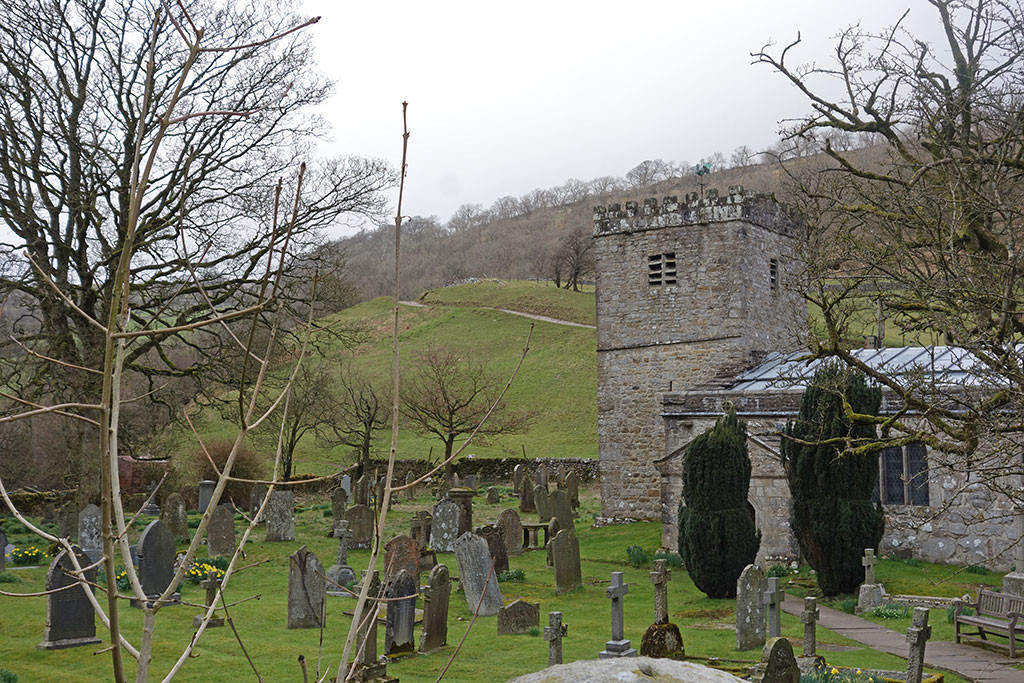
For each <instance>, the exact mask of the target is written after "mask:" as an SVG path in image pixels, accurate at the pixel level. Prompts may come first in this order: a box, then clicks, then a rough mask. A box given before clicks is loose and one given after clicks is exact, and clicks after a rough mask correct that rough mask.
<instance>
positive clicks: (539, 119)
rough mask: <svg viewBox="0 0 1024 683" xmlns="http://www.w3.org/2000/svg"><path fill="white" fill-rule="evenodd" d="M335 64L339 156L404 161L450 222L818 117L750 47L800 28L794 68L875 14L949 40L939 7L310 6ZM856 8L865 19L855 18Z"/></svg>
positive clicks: (408, 205)
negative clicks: (467, 210)
mask: <svg viewBox="0 0 1024 683" xmlns="http://www.w3.org/2000/svg"><path fill="white" fill-rule="evenodd" d="M303 8H304V11H305V12H306V13H308V14H318V15H322V17H323V18H322V20H321V21H320V23H319V24H318V25H316V26H315V27H313V29H312V31H313V36H314V41H315V45H316V48H317V59H318V62H319V65H320V67H321V69H322V70H323V71H324V72H325V73H326V74H327V75H328V76H329V77H330V78H332V79H333V80H334V81H335V83H336V93H335V95H334V96H333V98H332V99H331V100H330V101H329V103H328V104H327V106H326V107H325V108H324V111H323V113H324V114H325V115H326V116H327V118H328V119H329V120H330V122H331V124H332V131H331V134H330V137H331V143H330V145H329V146H328V147H327V150H328V151H329V152H330V153H334V154H337V153H346V154H359V155H365V156H375V157H383V158H386V159H388V160H391V161H392V162H393V163H394V164H395V165H396V166H397V165H398V163H399V160H400V158H401V137H400V136H401V125H402V124H401V102H402V101H403V100H408V102H409V129H410V131H411V138H410V142H409V175H408V180H407V188H406V202H405V210H404V213H406V214H407V215H423V216H428V215H436V216H437V217H438V218H439V219H440V220H442V221H445V220H447V219H448V217H449V216H450V215H451V213H452V212H453V211H454V210H455V209H456V208H457V207H458V206H459V205H461V204H463V203H467V202H474V203H479V204H482V205H484V206H485V207H487V206H490V204H491V203H492V202H493V201H494V200H495V199H497V198H498V197H501V196H504V195H513V196H519V195H522V194H524V193H526V192H529V191H530V190H533V189H535V188H538V187H551V186H554V185H559V184H561V183H563V182H564V181H565V180H566V179H568V178H579V179H580V180H589V179H591V178H594V177H597V176H603V175H613V176H622V175H624V174H625V173H626V171H628V170H629V169H630V168H631V167H633V166H634V165H636V164H637V163H639V162H640V161H642V160H644V159H652V158H662V159H665V160H669V161H684V160H685V161H690V162H696V161H697V160H698V159H699V158H700V157H702V156H709V155H711V154H713V153H714V152H716V151H720V152H722V153H723V154H725V155H726V157H728V156H729V153H730V152H731V151H732V150H733V149H734V148H736V147H737V146H739V145H748V146H750V147H752V148H754V149H755V150H758V149H763V148H765V147H767V146H768V145H770V144H772V143H773V142H774V141H775V140H776V139H777V133H778V129H779V121H780V119H783V118H786V117H790V116H796V115H799V114H801V113H802V112H805V111H806V110H807V105H806V103H805V102H804V101H803V100H802V99H801V97H800V96H799V94H798V93H797V92H796V90H795V89H794V88H792V87H791V86H789V85H788V84H787V83H786V82H785V81H784V80H783V79H782V78H781V77H780V76H778V75H777V74H774V73H773V72H772V71H771V70H770V69H769V68H768V67H766V66H764V65H752V64H751V63H750V62H751V58H750V53H751V52H752V51H756V50H758V49H760V48H761V46H762V45H764V44H765V43H767V42H769V41H773V42H775V43H776V44H777V45H778V44H783V45H784V44H785V43H787V42H789V41H791V40H793V39H794V38H795V37H796V34H797V31H800V32H801V34H802V37H803V41H804V42H803V44H802V45H801V46H800V47H799V48H798V50H797V51H796V52H795V53H793V57H792V61H793V62H794V63H797V62H800V63H803V62H810V61H814V60H819V61H821V60H825V59H827V58H828V55H829V49H830V45H831V41H830V40H829V39H830V37H831V36H834V35H835V34H836V33H837V32H839V31H841V30H842V29H843V28H845V27H847V26H849V25H850V24H852V23H856V22H857V21H860V22H861V24H862V26H864V27H865V28H878V29H880V28H884V27H886V26H888V25H891V24H892V23H893V22H894V21H896V20H897V19H898V18H899V16H900V15H901V14H902V13H903V12H904V11H905V10H906V9H910V10H911V14H910V17H909V19H908V21H909V26H910V27H911V28H912V29H915V30H917V31H918V33H919V34H923V35H925V36H928V34H929V33H931V34H932V36H931V37H934V31H935V29H934V24H935V21H934V10H932V8H931V7H930V6H929V5H928V4H927V2H925V0H902V1H900V0H897V2H895V3H894V2H891V1H884V0H860V1H859V2H857V3H841V2H835V0H779V1H777V2H767V1H761V0H720V1H719V2H701V3H697V2H688V1H686V0H676V1H675V2H644V1H637V0H633V1H631V2H616V3H602V2H593V1H590V2H577V1H575V0H573V1H571V2H568V1H561V0H549V1H548V2H532V1H527V2H516V3H504V2H503V3H497V2H487V1H480V0H476V1H473V2H451V1H448V0H440V1H438V2H422V1H419V2H397V1H394V0H370V1H368V2H338V1H337V0H305V2H304V4H303ZM855 12H856V13H857V14H854V13H855Z"/></svg>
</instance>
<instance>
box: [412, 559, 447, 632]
mask: <svg viewBox="0 0 1024 683" xmlns="http://www.w3.org/2000/svg"><path fill="white" fill-rule="evenodd" d="M451 590H452V584H451V579H449V578H448V567H446V566H444V565H443V564H439V565H437V566H436V567H434V568H433V569H431V570H430V576H428V577H427V587H426V588H425V589H424V591H423V626H422V628H421V629H420V652H430V651H431V650H436V649H437V648H439V647H444V646H445V645H447V644H448V600H449V599H450V596H451Z"/></svg>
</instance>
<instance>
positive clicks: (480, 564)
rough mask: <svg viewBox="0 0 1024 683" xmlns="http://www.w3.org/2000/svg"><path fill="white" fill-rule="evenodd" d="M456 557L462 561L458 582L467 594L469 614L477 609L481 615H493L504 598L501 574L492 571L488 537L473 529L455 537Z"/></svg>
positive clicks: (458, 560)
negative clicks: (484, 537) (500, 586)
mask: <svg viewBox="0 0 1024 683" xmlns="http://www.w3.org/2000/svg"><path fill="white" fill-rule="evenodd" d="M455 561H456V562H458V565H459V585H461V586H462V590H463V592H464V593H465V595H466V604H467V605H468V606H469V611H470V614H472V613H474V612H476V613H478V614H479V616H481V617H493V616H494V615H495V614H497V613H498V610H499V609H500V608H501V606H502V605H503V604H504V599H503V598H502V595H501V588H499V587H498V575H497V574H495V573H494V572H492V571H491V553H490V551H489V550H488V548H487V541H485V540H484V539H482V538H480V537H479V536H477V535H476V534H474V533H473V532H472V531H469V532H466V533H464V534H462V535H461V536H459V537H458V539H456V541H455ZM478 605H479V608H478V607H477V606H478ZM478 609H479V611H478Z"/></svg>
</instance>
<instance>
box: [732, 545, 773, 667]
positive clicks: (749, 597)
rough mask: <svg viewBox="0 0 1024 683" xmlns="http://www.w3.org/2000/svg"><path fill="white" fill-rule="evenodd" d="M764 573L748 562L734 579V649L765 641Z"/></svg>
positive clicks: (746, 648)
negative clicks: (737, 577)
mask: <svg viewBox="0 0 1024 683" xmlns="http://www.w3.org/2000/svg"><path fill="white" fill-rule="evenodd" d="M766 585H767V584H766V583H765V580H764V574H763V573H762V572H761V570H760V569H758V568H757V567H756V566H754V565H752V564H748V565H747V566H746V567H744V568H743V572H742V573H741V574H740V578H739V579H737V580H736V649H737V650H749V649H751V648H755V647H761V646H762V645H764V642H765V633H766V629H765V625H766V621H765V605H764V591H765V588H766Z"/></svg>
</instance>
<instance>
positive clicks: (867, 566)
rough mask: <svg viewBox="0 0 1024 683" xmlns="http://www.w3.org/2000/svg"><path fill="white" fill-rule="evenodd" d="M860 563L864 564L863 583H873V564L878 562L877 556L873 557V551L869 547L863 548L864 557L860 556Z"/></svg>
mask: <svg viewBox="0 0 1024 683" xmlns="http://www.w3.org/2000/svg"><path fill="white" fill-rule="evenodd" d="M860 563H861V564H862V565H863V566H864V583H867V584H871V585H874V583H875V565H876V564H878V558H877V557H875V551H874V550H872V549H871V548H866V549H865V550H864V557H863V558H861V561H860Z"/></svg>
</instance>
